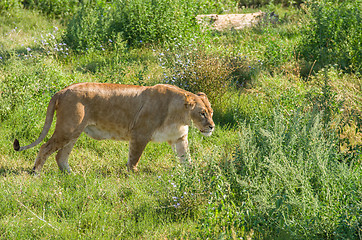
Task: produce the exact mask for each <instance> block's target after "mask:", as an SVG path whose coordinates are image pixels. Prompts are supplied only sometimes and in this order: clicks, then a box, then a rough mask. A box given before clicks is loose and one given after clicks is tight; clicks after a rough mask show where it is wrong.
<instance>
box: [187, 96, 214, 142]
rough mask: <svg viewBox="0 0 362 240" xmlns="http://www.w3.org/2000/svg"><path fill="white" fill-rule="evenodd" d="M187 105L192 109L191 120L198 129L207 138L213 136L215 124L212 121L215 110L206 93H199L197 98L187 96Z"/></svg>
mask: <svg viewBox="0 0 362 240" xmlns="http://www.w3.org/2000/svg"><path fill="white" fill-rule="evenodd" d="M186 103H187V105H188V107H190V109H191V119H192V121H193V122H194V124H195V126H196V127H197V129H199V130H200V132H201V133H202V134H203V135H204V136H206V137H209V136H211V134H212V132H213V131H214V128H215V124H214V121H213V120H212V115H213V110H212V108H211V104H210V102H209V100H208V99H207V97H206V95H205V93H202V92H199V93H197V94H196V97H195V98H192V97H191V96H186Z"/></svg>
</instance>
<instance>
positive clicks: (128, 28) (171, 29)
mask: <svg viewBox="0 0 362 240" xmlns="http://www.w3.org/2000/svg"><path fill="white" fill-rule="evenodd" d="M197 9H198V4H197V2H196V1H184V0H177V1H167V0H156V1H151V0H134V1H121V2H119V3H117V4H115V11H114V24H113V25H112V30H113V31H114V32H120V33H121V34H122V37H123V38H124V39H125V40H126V41H127V42H128V43H129V44H131V45H134V44H138V43H140V42H142V43H157V42H166V41H171V40H172V39H174V38H176V37H180V36H183V37H185V36H186V35H187V34H188V33H190V32H193V31H195V29H196V27H197V25H196V21H195V16H196V14H197Z"/></svg>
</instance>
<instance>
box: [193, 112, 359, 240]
mask: <svg viewBox="0 0 362 240" xmlns="http://www.w3.org/2000/svg"><path fill="white" fill-rule="evenodd" d="M321 118H322V117H321V115H320V114H319V113H315V112H313V113H310V112H309V113H302V112H298V113H295V114H293V116H291V117H285V116H284V115H283V114H281V113H280V112H279V110H274V113H273V114H272V116H271V119H270V120H263V119H260V120H258V121H256V122H255V125H248V124H241V125H240V127H241V136H242V137H240V141H239V143H238V145H239V146H238V147H237V150H236V153H235V155H234V157H233V158H232V159H230V160H229V163H228V164H226V165H224V166H223V165H220V168H221V171H219V172H217V171H216V172H215V171H213V172H214V174H215V175H216V178H217V179H222V181H221V182H222V183H223V185H221V183H218V184H217V186H225V187H221V188H218V187H215V188H214V189H210V191H215V193H214V194H215V196H221V197H219V199H217V198H213V200H212V205H211V207H210V208H207V209H206V210H205V214H204V216H205V217H204V218H202V220H201V221H200V225H201V226H204V227H200V229H199V230H200V235H204V234H210V231H213V233H217V234H220V233H222V232H224V234H227V235H228V236H236V237H245V235H247V234H253V237H255V238H261V239H264V238H267V239H334V238H341V237H345V238H348V239H355V238H358V236H359V235H360V234H361V230H360V226H361V225H360V224H361V222H360V220H361V218H360V216H361V215H360V214H361V209H362V206H361V204H360V202H359V201H358V200H357V199H359V197H358V196H360V195H361V193H362V188H361V186H360V185H358V183H357V182H358V181H357V179H360V178H361V177H362V172H361V169H360V166H359V165H358V164H356V165H353V166H348V165H347V164H344V163H340V162H339V160H340V157H341V156H340V155H339V153H338V146H337V145H338V138H337V137H336V136H335V134H334V133H328V131H327V130H326V129H325V127H324V124H323V121H322V119H321ZM356 181H357V182H356ZM211 186H212V185H211V184H210V187H211ZM225 219H226V220H225Z"/></svg>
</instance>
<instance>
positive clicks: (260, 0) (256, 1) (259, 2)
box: [237, 0, 304, 7]
mask: <svg viewBox="0 0 362 240" xmlns="http://www.w3.org/2000/svg"><path fill="white" fill-rule="evenodd" d="M237 2H238V5H239V7H262V6H265V5H268V4H282V6H290V5H300V4H302V3H303V2H304V1H303V0H297V1H294V0H273V1H272V0H238V1H237Z"/></svg>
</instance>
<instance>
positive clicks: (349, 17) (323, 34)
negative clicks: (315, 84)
mask: <svg viewBox="0 0 362 240" xmlns="http://www.w3.org/2000/svg"><path fill="white" fill-rule="evenodd" d="M307 14H308V15H309V17H310V20H309V22H308V23H307V24H306V25H305V27H304V28H303V30H302V40H301V42H300V44H299V47H298V53H299V54H300V56H301V57H302V58H304V59H305V61H307V62H309V64H307V66H312V67H313V65H314V70H316V71H318V70H319V69H321V68H323V67H324V66H326V65H334V64H336V65H337V66H338V67H339V68H341V69H343V70H346V71H349V72H359V73H361V69H362V68H361V66H362V65H361V63H362V46H361V39H362V22H361V19H362V8H361V1H351V0H350V1H341V2H339V1H311V2H310V3H309V4H308V8H307ZM314 61H315V64H313V62H314Z"/></svg>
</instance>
